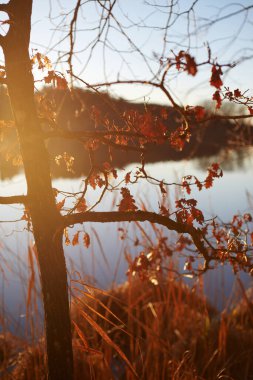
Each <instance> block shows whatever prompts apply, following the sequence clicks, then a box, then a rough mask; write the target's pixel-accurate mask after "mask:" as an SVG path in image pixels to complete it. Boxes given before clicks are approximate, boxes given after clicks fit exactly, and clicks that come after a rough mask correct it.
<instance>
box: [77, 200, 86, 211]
mask: <svg viewBox="0 0 253 380" xmlns="http://www.w3.org/2000/svg"><path fill="white" fill-rule="evenodd" d="M76 204H77V206H76V211H78V212H85V211H86V210H87V207H88V206H87V204H86V200H85V199H84V198H83V199H81V200H78V201H77V203H76Z"/></svg>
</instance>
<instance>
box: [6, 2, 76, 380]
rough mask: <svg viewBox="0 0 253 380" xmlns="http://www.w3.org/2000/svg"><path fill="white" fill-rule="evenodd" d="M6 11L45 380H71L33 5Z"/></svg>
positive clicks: (63, 278) (18, 4)
mask: <svg viewBox="0 0 253 380" xmlns="http://www.w3.org/2000/svg"><path fill="white" fill-rule="evenodd" d="M8 6H9V8H8V13H9V15H10V18H11V24H10V30H9V32H8V34H7V36H6V37H5V40H4V43H3V51H4V56H5V68H6V75H7V85H8V91H9V96H10V100H11V105H12V110H13V115H14V119H15V123H16V127H17V130H18V136H19V143H20V149H21V155H22V159H23V165H24V170H25V176H26V181H27V195H28V197H29V213H30V215H31V219H32V226H33V234H34V238H35V243H36V247H37V252H38V261H39V269H40V279H41V287H42V295H43V303H44V313H45V332H46V350H47V363H48V379H49V380H71V379H72V378H73V357H72V343H71V322H70V314H69V301H68V287H67V272H66V264H65V258H64V252H63V247H62V217H61V215H60V213H59V212H58V210H57V208H56V204H55V199H54V194H53V191H52V185H51V177H50V167H49V158H48V153H47V150H46V148H45V144H44V140H43V138H42V134H41V130H40V124H39V120H38V117H37V113H36V107H35V102H34V80H33V75H32V72H31V62H30V57H29V42H30V29H31V12H32V0H23V1H20V0H11V1H10V3H9V5H8Z"/></svg>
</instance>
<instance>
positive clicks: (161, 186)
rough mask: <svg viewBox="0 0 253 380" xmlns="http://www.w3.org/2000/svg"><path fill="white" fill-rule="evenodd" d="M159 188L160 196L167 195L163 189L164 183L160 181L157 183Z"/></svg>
mask: <svg viewBox="0 0 253 380" xmlns="http://www.w3.org/2000/svg"><path fill="white" fill-rule="evenodd" d="M159 187H160V190H161V193H162V195H165V194H166V193H167V191H166V189H165V187H164V183H163V181H161V182H160V183H159Z"/></svg>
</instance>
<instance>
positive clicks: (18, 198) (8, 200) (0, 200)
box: [0, 195, 28, 205]
mask: <svg viewBox="0 0 253 380" xmlns="http://www.w3.org/2000/svg"><path fill="white" fill-rule="evenodd" d="M15 203H23V204H26V203H28V197H27V196H26V195H13V196H10V197H0V204H1V205H8V204H9V205H10V204H15Z"/></svg>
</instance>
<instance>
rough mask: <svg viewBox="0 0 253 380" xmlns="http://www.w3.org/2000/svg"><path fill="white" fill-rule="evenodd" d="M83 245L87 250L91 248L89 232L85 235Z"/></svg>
mask: <svg viewBox="0 0 253 380" xmlns="http://www.w3.org/2000/svg"><path fill="white" fill-rule="evenodd" d="M83 244H84V246H85V247H86V248H89V246H90V235H89V234H87V232H85V233H84V235H83Z"/></svg>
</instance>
